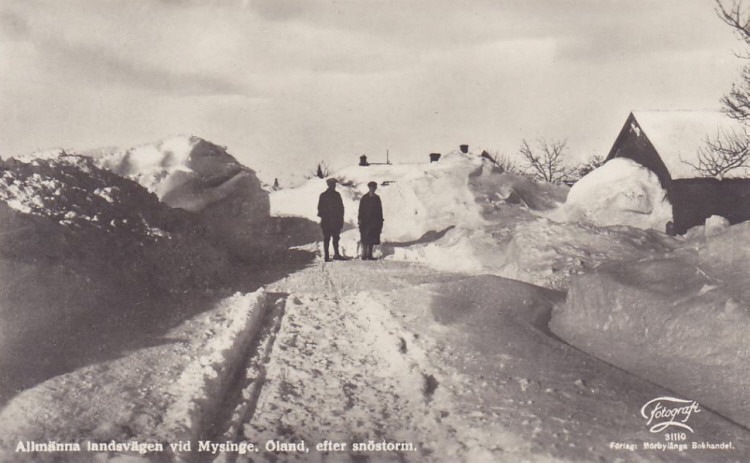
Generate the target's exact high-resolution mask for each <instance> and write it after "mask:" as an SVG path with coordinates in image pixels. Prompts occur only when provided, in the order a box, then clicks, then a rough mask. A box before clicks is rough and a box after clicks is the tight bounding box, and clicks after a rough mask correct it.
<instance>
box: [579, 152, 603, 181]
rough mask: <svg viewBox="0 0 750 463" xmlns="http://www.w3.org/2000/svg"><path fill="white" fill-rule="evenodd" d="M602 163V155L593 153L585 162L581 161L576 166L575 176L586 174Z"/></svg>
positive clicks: (581, 176)
mask: <svg viewBox="0 0 750 463" xmlns="http://www.w3.org/2000/svg"><path fill="white" fill-rule="evenodd" d="M603 165H604V157H603V156H600V155H598V154H595V155H594V156H593V157H592V158H591V159H589V160H588V161H586V162H582V163H581V164H579V165H578V167H576V175H577V178H583V177H585V176H586V175H588V174H589V173H590V172H591V171H593V170H594V169H596V168H598V167H601V166H603Z"/></svg>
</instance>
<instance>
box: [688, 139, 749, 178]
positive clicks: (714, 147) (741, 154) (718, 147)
mask: <svg viewBox="0 0 750 463" xmlns="http://www.w3.org/2000/svg"><path fill="white" fill-rule="evenodd" d="M683 162H685V163H686V164H688V165H690V166H691V167H692V168H693V169H695V170H696V171H697V172H698V173H700V174H701V175H702V176H704V177H716V178H722V177H724V175H725V174H726V173H727V172H730V171H732V170H734V169H737V168H740V167H747V166H748V165H750V137H748V133H747V129H745V130H743V131H742V132H731V133H719V134H717V135H716V138H714V139H711V138H710V137H706V146H705V148H701V149H700V150H698V163H697V164H694V163H691V162H688V161H683Z"/></svg>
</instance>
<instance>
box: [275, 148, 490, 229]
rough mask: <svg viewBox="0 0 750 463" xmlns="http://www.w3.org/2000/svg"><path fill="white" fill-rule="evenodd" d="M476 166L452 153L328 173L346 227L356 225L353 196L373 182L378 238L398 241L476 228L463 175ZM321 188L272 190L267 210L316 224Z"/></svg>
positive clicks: (475, 210)
mask: <svg viewBox="0 0 750 463" xmlns="http://www.w3.org/2000/svg"><path fill="white" fill-rule="evenodd" d="M481 167H482V160H481V158H479V157H478V156H472V155H470V154H463V153H460V152H453V153H449V154H447V155H445V156H443V157H442V158H441V159H440V161H439V162H433V163H414V164H394V165H370V166H367V167H361V166H351V167H347V168H344V169H342V170H340V171H338V172H336V173H335V174H333V175H332V177H333V178H336V179H338V180H339V185H338V186H337V191H338V192H339V193H341V197H342V199H343V201H344V214H345V215H344V220H345V222H346V223H347V224H349V225H350V226H356V225H357V211H358V205H359V199H360V198H361V197H362V195H364V194H365V193H367V191H368V189H367V183H368V182H370V181H375V182H377V183H378V189H377V191H376V193H377V194H378V195H379V196H380V197H381V200H382V202H383V216H384V219H385V223H384V224H383V235H382V239H383V240H384V241H391V242H403V241H412V240H416V239H418V238H420V237H421V236H422V235H424V234H425V233H426V232H428V231H437V230H443V229H445V228H447V227H449V226H456V225H460V226H463V227H467V228H474V227H480V226H482V225H483V224H484V223H485V221H484V220H483V219H482V216H481V213H480V208H479V206H478V205H477V204H476V202H475V200H474V195H473V194H472V193H471V191H470V190H469V185H468V181H469V175H470V174H472V173H473V172H476V171H477V170H479V169H480V168H481ZM325 190H326V183H325V180H324V179H318V178H315V179H311V180H309V181H308V182H306V183H305V184H303V185H302V186H300V187H298V188H294V189H288V190H280V191H276V192H273V193H272V194H271V214H272V215H276V216H299V217H305V218H307V219H309V220H312V221H315V222H318V221H319V219H318V217H317V204H318V197H319V196H320V194H321V193H322V192H323V191H325Z"/></svg>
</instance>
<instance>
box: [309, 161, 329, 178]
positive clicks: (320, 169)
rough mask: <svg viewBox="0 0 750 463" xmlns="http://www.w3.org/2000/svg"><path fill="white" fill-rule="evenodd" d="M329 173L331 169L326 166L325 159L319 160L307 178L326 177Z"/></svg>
mask: <svg viewBox="0 0 750 463" xmlns="http://www.w3.org/2000/svg"><path fill="white" fill-rule="evenodd" d="M329 175H331V169H330V168H329V167H328V165H327V164H326V163H325V161H320V162H319V163H318V165H317V167H316V168H315V170H313V171H312V172H311V173H310V175H308V177H307V178H315V177H318V178H326V177H328V176H329Z"/></svg>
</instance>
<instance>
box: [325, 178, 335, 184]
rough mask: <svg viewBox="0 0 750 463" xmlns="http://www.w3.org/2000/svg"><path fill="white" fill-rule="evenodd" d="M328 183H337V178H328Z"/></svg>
mask: <svg viewBox="0 0 750 463" xmlns="http://www.w3.org/2000/svg"><path fill="white" fill-rule="evenodd" d="M326 183H327V184H329V185H335V184H336V183H337V181H336V179H335V178H333V177H331V178H329V179H328V180H326Z"/></svg>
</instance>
